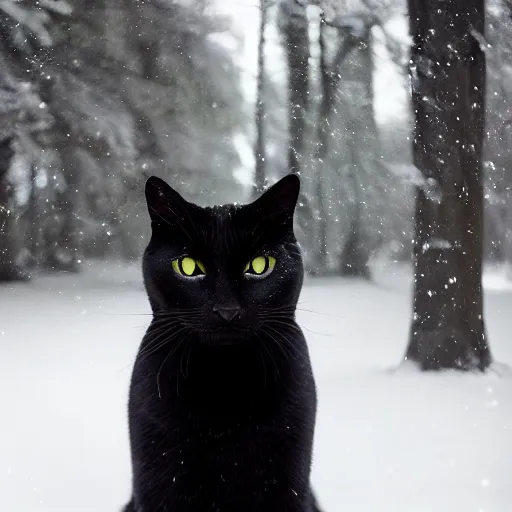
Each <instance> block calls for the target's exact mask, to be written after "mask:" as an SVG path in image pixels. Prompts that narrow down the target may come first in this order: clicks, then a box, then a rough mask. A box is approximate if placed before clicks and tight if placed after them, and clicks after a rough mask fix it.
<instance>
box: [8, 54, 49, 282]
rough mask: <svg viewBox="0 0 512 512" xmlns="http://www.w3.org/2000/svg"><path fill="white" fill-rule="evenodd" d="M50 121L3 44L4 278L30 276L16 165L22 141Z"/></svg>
mask: <svg viewBox="0 0 512 512" xmlns="http://www.w3.org/2000/svg"><path fill="white" fill-rule="evenodd" d="M50 123H51V118H50V116H49V115H48V113H47V110H46V108H45V105H44V104H43V103H42V102H41V99H40V97H39V95H38V94H37V92H36V91H35V90H34V88H33V87H31V85H30V84H29V83H28V82H21V81H19V80H17V79H16V78H15V77H14V76H13V75H12V73H11V72H10V70H9V65H8V63H7V62H6V61H5V59H4V57H3V53H2V49H1V48H0V281H11V280H18V279H21V280H25V279H27V278H28V275H27V273H26V272H24V270H23V268H22V267H21V265H20V255H21V249H22V240H21V239H20V237H21V230H20V229H19V227H18V226H17V223H18V220H19V218H18V217H19V216H18V212H17V209H16V199H15V183H14V180H13V176H12V169H13V163H14V157H15V154H16V149H17V148H19V146H20V142H23V141H24V140H26V139H27V138H29V134H30V133H31V132H36V131H38V130H42V129H45V128H47V127H48V126H49V125H50Z"/></svg>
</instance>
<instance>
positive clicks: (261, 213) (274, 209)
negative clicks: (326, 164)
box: [248, 174, 300, 222]
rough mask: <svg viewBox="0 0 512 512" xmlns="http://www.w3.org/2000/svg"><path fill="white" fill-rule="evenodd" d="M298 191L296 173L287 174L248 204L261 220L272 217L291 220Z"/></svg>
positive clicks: (298, 183)
mask: <svg viewBox="0 0 512 512" xmlns="http://www.w3.org/2000/svg"><path fill="white" fill-rule="evenodd" d="M299 192H300V179H299V177H298V176H297V175H296V174H288V175H287V176H285V177H284V178H282V179H280V180H279V181H278V182H277V183H275V184H274V185H272V186H271V187H270V188H269V189H268V190H266V191H265V192H264V193H263V195H261V196H260V197H259V198H258V199H256V201H254V202H253V203H251V204H250V205H248V206H249V208H250V209H251V210H252V212H253V214H255V215H258V217H259V218H260V219H261V220H263V219H274V218H281V219H282V221H283V222H285V221H286V220H293V213H294V211H295V206H296V205H297V199H298V198H299ZM276 220H277V219H276Z"/></svg>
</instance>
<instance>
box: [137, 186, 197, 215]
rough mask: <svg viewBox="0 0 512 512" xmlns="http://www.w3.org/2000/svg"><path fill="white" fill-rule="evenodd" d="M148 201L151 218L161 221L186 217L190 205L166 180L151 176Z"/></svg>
mask: <svg viewBox="0 0 512 512" xmlns="http://www.w3.org/2000/svg"><path fill="white" fill-rule="evenodd" d="M145 192H146V203H147V206H148V211H149V216H150V217H151V220H152V221H153V222H155V223H157V224H159V223H166V224H167V223H173V222H172V221H173V219H184V218H185V216H186V214H185V211H186V209H187V207H188V205H190V203H188V201H186V200H185V199H183V197H181V195H180V194H179V193H178V192H176V190H174V189H173V188H172V187H170V186H169V185H168V184H167V183H166V182H165V181H164V180H162V179H160V178H158V177H156V176H151V177H150V178H148V180H147V181H146V189H145Z"/></svg>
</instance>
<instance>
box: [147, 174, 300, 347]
mask: <svg viewBox="0 0 512 512" xmlns="http://www.w3.org/2000/svg"><path fill="white" fill-rule="evenodd" d="M299 189H300V182H299V178H298V177H297V176H295V175H289V176H286V177H285V178H283V179H281V180H280V181H279V182H277V183H276V184H275V185H274V186H272V187H271V188H269V189H268V190H267V191H266V192H265V193H264V194H263V195H262V196H261V197H260V198H259V199H257V200H256V201H254V202H253V203H251V204H248V205H241V206H240V205H224V206H215V207H212V208H202V207H200V206H197V205H195V204H192V203H190V202H188V201H186V200H185V199H184V198H183V197H181V195H180V194H178V192H176V191H175V190H174V189H172V188H171V187H170V186H169V185H168V184H167V183H165V182H164V181H162V180H161V179H159V178H156V177H152V178H149V180H148V181H147V183H146V200H147V204H148V209H149V214H150V217H151V225H152V236H151V240H150V242H149V245H148V247H147V249H146V251H145V254H144V260H143V272H144V281H145V286H146V290H147V293H148V297H149V300H150V303H151V306H152V308H153V311H154V313H155V316H158V315H160V316H162V317H164V318H169V319H171V321H172V320H173V319H174V322H175V323H174V326H175V327H176V328H182V329H184V330H185V331H189V332H193V333H195V334H196V335H197V337H198V338H199V339H201V340H204V341H205V342H207V343H216V342H218V343H224V342H227V343H230V342H234V341H237V340H240V339H246V338H247V337H248V336H247V335H249V336H250V335H251V334H253V335H256V336H257V335H258V331H259V329H261V328H262V327H263V326H264V324H265V322H266V319H269V318H270V317H272V318H273V319H274V320H275V319H276V316H277V317H280V318H281V320H282V321H283V322H284V321H288V320H289V319H292V318H293V316H294V313H295V307H296V304H297V300H298V297H299V294H300V291H301V288H302V281H303V274H304V271H303V265H302V258H301V254H300V250H299V247H298V245H297V241H296V239H295V236H294V233H293V215H294V210H295V206H296V203H297V198H298V195H299Z"/></svg>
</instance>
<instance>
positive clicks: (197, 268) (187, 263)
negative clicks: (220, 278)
mask: <svg viewBox="0 0 512 512" xmlns="http://www.w3.org/2000/svg"><path fill="white" fill-rule="evenodd" d="M172 268H173V269H174V271H175V272H176V273H177V274H180V275H182V276H186V277H196V276H203V275H205V274H206V272H205V270H204V265H203V264H202V263H201V262H200V261H199V260H195V259H194V258H189V257H188V256H185V257H184V258H179V259H177V260H173V262H172Z"/></svg>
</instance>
